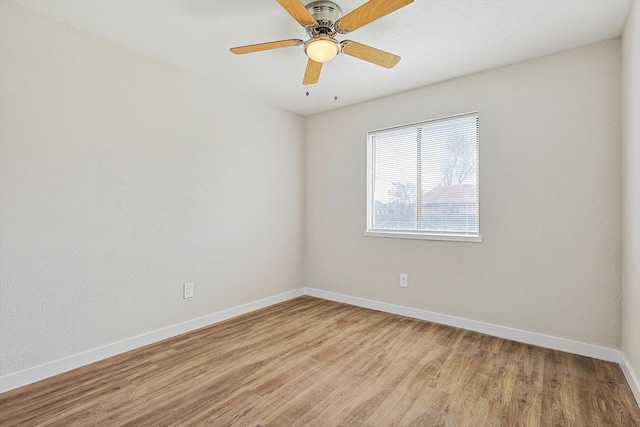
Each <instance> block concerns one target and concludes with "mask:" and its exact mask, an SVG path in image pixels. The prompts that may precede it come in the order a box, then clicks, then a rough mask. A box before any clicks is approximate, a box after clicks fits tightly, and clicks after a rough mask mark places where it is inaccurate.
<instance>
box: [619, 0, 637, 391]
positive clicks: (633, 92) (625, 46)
mask: <svg viewBox="0 0 640 427" xmlns="http://www.w3.org/2000/svg"><path fill="white" fill-rule="evenodd" d="M622 297H623V298H622V350H623V352H624V354H625V356H626V357H627V360H628V361H629V364H630V366H631V368H632V369H633V371H635V375H636V381H635V382H636V384H637V386H636V387H640V381H639V380H640V377H638V375H640V2H638V1H637V0H636V1H635V2H634V3H633V6H632V10H631V13H630V15H629V18H628V20H627V24H626V26H625V31H624V34H623V36H622ZM636 398H637V399H638V400H639V401H640V394H637V395H636Z"/></svg>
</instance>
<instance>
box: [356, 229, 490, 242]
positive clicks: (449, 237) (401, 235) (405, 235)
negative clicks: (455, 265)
mask: <svg viewBox="0 0 640 427" xmlns="http://www.w3.org/2000/svg"><path fill="white" fill-rule="evenodd" d="M364 235H365V236H367V237H387V238H391V239H416V240H440V241H447V242H473V243H480V242H482V236H462V235H456V234H423V233H412V232H410V231H404V232H403V231H365V232H364Z"/></svg>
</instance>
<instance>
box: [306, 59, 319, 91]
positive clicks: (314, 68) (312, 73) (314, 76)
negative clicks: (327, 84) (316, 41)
mask: <svg viewBox="0 0 640 427" xmlns="http://www.w3.org/2000/svg"><path fill="white" fill-rule="evenodd" d="M320 71H322V63H321V62H316V61H314V60H313V59H311V58H309V61H308V62H307V69H306V71H305V72H304V79H302V84H303V85H314V84H316V83H318V80H320Z"/></svg>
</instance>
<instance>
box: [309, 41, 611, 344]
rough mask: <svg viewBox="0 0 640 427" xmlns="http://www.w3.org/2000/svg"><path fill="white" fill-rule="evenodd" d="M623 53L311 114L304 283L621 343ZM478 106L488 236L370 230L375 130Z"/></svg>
mask: <svg viewBox="0 0 640 427" xmlns="http://www.w3.org/2000/svg"><path fill="white" fill-rule="evenodd" d="M619 56H620V49H619V40H618V39H615V40H610V41H606V42H603V43H599V44H595V45H591V46H587V47H584V48H580V49H575V50H570V51H566V52H563V53H560V54H556V55H552V56H548V57H543V58H539V59H536V60H532V61H528V62H524V63H520V64H516V65H512V66H508V67H504V68H500V69H496V70H492V71H488V72H484V73H480V74H475V75H471V76H468V77H463V78H460V79H455V80H451V81H448V82H444V83H441V84H437V85H433V86H428V87H425V88H422V89H418V90H412V91H409V92H405V93H401V94H397V95H394V96H390V97H386V98H381V99H378V100H375V101H371V102H367V103H363V104H360V105H357V106H353V107H348V108H344V109H342V110H339V111H334V112H328V113H324V114H321V115H317V116H313V117H310V118H307V135H308V136H307V148H306V159H307V162H306V183H305V185H306V195H307V199H306V205H305V217H306V253H305V283H306V285H307V286H310V287H314V288H319V289H324V290H327V291H332V292H339V293H344V294H348V295H353V296H357V297H363V298H368V299H373V300H379V301H384V302H388V303H394V304H399V305H404V306H408V307H415V308H419V309H424V310H431V311H435V312H439V313H444V314H449V315H454V316H460V317H464V318H469V319H473V320H479V321H484V322H489V323H493V324H497V325H504V326H509V327H513V328H517V329H523V330H526V331H531V332H536V333H542V334H548V335H552V336H556V337H560V338H568V339H571V340H575V341H581V342H585V343H590V344H595V345H601V346H606V347H613V348H619V346H620V328H621V326H620V322H621V315H620V311H621V309H620V306H621V303H620V58H619ZM469 111H478V112H479V114H480V205H481V206H480V231H481V234H482V235H483V238H484V241H483V242H482V243H460V242H441V241H426V240H404V239H389V238H375V237H364V230H365V216H366V207H365V203H366V194H365V191H366V171H365V168H366V158H365V153H366V133H367V131H368V130H372V129H379V128H384V127H388V126H393V125H397V124H405V123H410V122H415V121H420V120H425V119H429V118H436V117H442V116H447V115H452V114H457V113H464V112H469ZM327 123H331V125H332V130H331V132H330V133H327V132H326V129H327ZM400 273H407V274H408V275H409V287H408V288H407V289H402V288H400V287H399V286H398V275H399V274H400Z"/></svg>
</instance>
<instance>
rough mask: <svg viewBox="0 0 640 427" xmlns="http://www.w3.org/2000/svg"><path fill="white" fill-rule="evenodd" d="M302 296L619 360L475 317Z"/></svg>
mask: <svg viewBox="0 0 640 427" xmlns="http://www.w3.org/2000/svg"><path fill="white" fill-rule="evenodd" d="M304 293H305V294H306V295H310V296H314V297H318V298H322V299H327V300H331V301H336V302H342V303H345V304H350V305H356V306H358V307H363V308H370V309H373V310H378V311H384V312H386V313H392V314H398V315H401V316H407V317H412V318H414V319H420V320H426V321H429V322H434V323H439V324H442V325H448V326H454V327H456V328H462V329H467V330H470V331H475V332H480V333H483V334H487V335H491V336H494V337H499V338H505V339H508V340H512V341H518V342H522V343H525V344H532V345H537V346H540V347H545V348H550V349H552V350H560V351H565V352H567V353H573V354H579V355H581V356H587V357H593V358H595V359H600V360H606V361H609V362H615V363H620V362H621V355H622V353H621V352H620V350H617V349H613V348H608V347H600V346H597V345H593V344H586V343H582V342H577V341H571V340H568V339H565V338H557V337H553V336H550V335H544V334H538V333H535V332H528V331H523V330H521V329H514V328H509V327H506V326H499V325H494V324H491V323H485V322H479V321H477V320H471V319H465V318H463V317H456V316H450V315H448V314H441V313H436V312H432V311H427V310H420V309H417V308H411V307H405V306H401V305H395V304H389V303H386V302H380V301H374V300H369V299H366V298H359V297H353V296H349V295H343V294H338V293H334V292H328V291H323V290H320V289H314V288H305V290H304Z"/></svg>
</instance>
